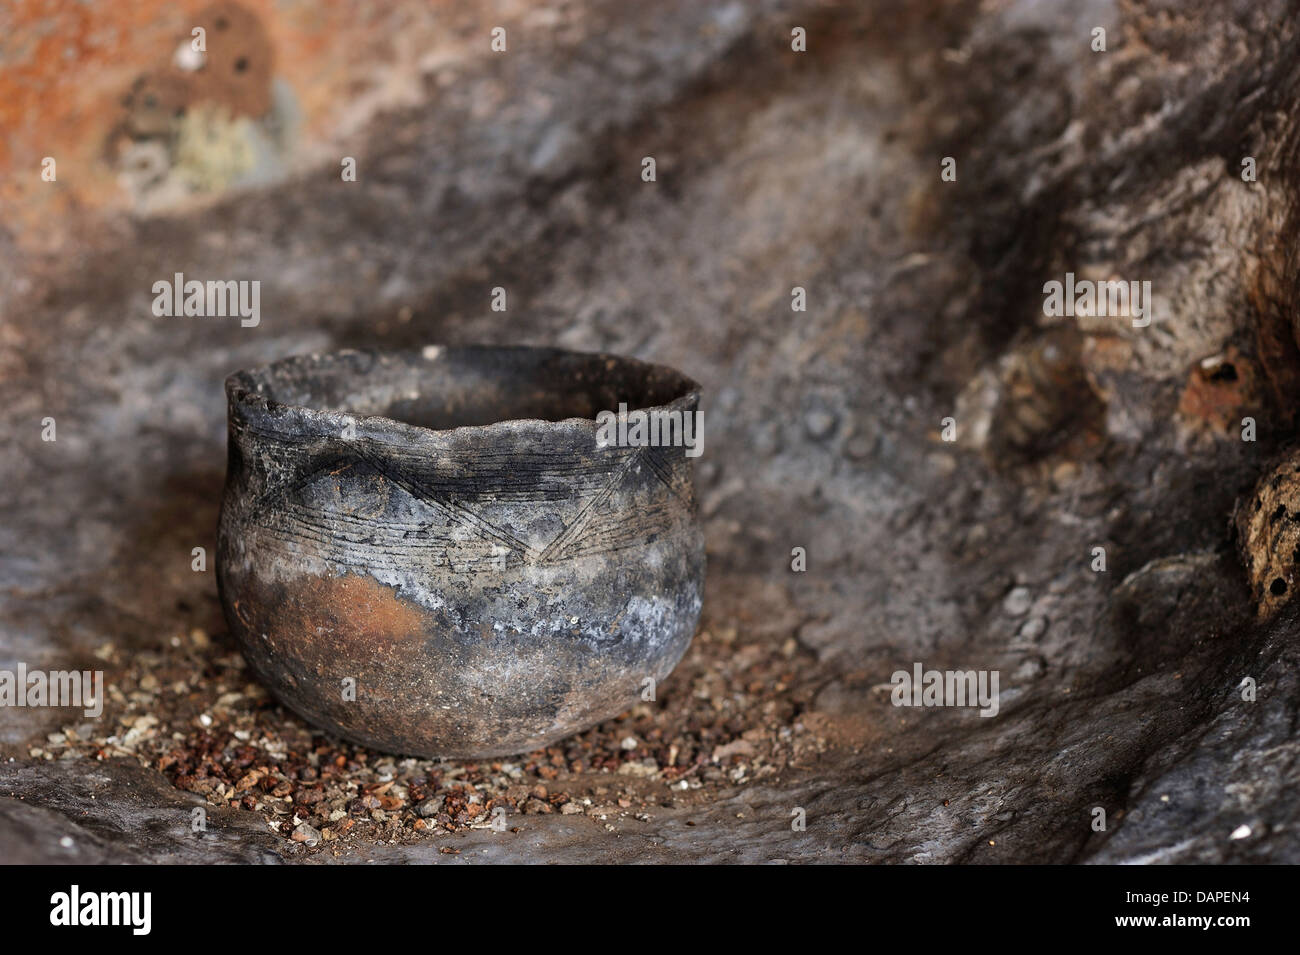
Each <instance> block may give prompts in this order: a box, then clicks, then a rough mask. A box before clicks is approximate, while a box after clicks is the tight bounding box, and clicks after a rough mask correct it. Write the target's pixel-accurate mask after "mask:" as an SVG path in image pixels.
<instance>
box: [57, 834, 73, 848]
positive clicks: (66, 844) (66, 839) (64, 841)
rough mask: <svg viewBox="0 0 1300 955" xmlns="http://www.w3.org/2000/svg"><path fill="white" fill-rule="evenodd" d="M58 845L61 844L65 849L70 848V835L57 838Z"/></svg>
mask: <svg viewBox="0 0 1300 955" xmlns="http://www.w3.org/2000/svg"><path fill="white" fill-rule="evenodd" d="M59 845H61V846H63V848H65V849H71V848H72V836H64V837H63V838H62V839H60V840H59Z"/></svg>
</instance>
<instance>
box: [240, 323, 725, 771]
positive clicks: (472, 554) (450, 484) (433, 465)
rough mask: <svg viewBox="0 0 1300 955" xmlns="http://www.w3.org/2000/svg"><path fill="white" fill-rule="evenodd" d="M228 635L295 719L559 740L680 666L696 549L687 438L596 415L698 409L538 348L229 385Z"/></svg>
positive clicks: (388, 741) (349, 730)
mask: <svg viewBox="0 0 1300 955" xmlns="http://www.w3.org/2000/svg"><path fill="white" fill-rule="evenodd" d="M226 395H227V398H228V401H229V420H230V431H229V463H228V470H227V475H226V488H225V496H224V499H223V501H222V507H221V521H220V528H219V536H218V565H217V573H218V584H219V588H220V592H221V601H222V605H223V607H224V609H225V613H226V620H227V622H228V624H229V626H230V629H231V632H232V633H233V634H234V635H235V636H236V637H237V638H238V640H239V642H240V644H241V646H242V647H243V651H244V655H245V657H246V658H247V660H248V663H249V666H250V667H251V668H252V670H253V671H254V673H256V675H257V677H258V678H259V679H260V680H261V681H262V682H263V683H264V684H265V685H266V686H267V687H269V688H270V689H271V690H272V691H273V692H274V693H275V695H276V696H277V697H279V698H280V700H282V701H283V702H284V703H285V704H286V705H287V706H289V707H290V708H292V709H293V710H295V711H296V712H298V713H299V714H301V715H302V716H303V717H304V718H305V719H307V720H308V721H309V722H311V723H313V724H315V725H317V726H319V727H321V728H323V729H327V730H330V731H332V732H334V733H337V734H338V735H340V736H342V737H345V738H347V739H349V740H352V741H354V742H357V743H363V744H365V745H367V746H372V747H375V748H377V749H381V750H387V751H391V752H395V753H403V754H411V755H419V756H453V757H484V756H501V755H508V754H513V753H521V752H525V751H528V750H531V749H535V748H537V747H540V746H544V745H546V744H549V743H552V742H554V741H556V740H558V739H560V738H562V737H564V736H567V735H569V734H571V733H574V732H577V731H579V730H582V729H585V728H586V727H589V726H591V725H593V724H595V723H597V722H600V721H601V720H604V719H607V718H609V717H612V716H615V715H617V714H619V713H621V712H623V711H625V710H626V709H628V708H629V707H631V706H633V705H635V704H636V703H637V702H638V701H639V700H640V699H642V698H643V693H644V691H645V690H646V689H647V688H648V687H649V686H650V685H651V684H649V683H648V682H647V681H649V680H653V681H655V682H656V683H657V682H659V681H662V680H663V679H664V678H665V677H666V676H667V675H668V674H669V672H670V671H671V670H672V668H673V666H674V665H675V664H676V663H677V661H678V660H679V659H680V658H681V656H682V654H683V653H684V652H685V651H686V648H687V646H688V645H689V643H690V640H691V637H692V636H693V634H694V632H695V628H696V624H697V622H698V620H699V614H700V602H701V594H702V589H703V584H704V541H703V535H702V533H701V531H700V527H699V524H698V522H697V518H696V507H695V496H694V489H693V485H692V476H691V462H690V459H689V457H687V455H686V453H685V449H684V448H683V447H680V446H678V447H668V446H642V447H626V446H614V447H600V446H598V445H599V442H598V440H597V431H598V427H597V422H596V420H595V419H596V416H597V415H598V413H599V412H601V411H603V410H617V409H618V407H619V404H620V403H624V402H625V403H626V404H627V405H628V406H629V407H630V408H633V409H664V410H668V411H680V412H694V411H695V409H696V406H697V404H698V401H699V386H698V385H697V384H696V383H695V382H693V381H691V380H690V379H689V378H687V377H685V376H683V375H681V374H679V373H677V372H675V371H673V370H671V369H669V368H664V367H661V366H657V365H650V364H645V363H643V362H639V361H635V360H632V359H627V358H617V357H614V356H610V355H594V354H580V353H575V352H566V351H558V350H554V349H544V348H498V347H437V346H433V347H428V348H425V349H424V350H423V351H411V352H376V351H364V352H363V351H345V352H338V353H335V354H327V355H309V356H304V357H298V358H290V359H286V360H284V361H279V362H276V363H274V364H272V365H269V366H266V367H264V368H259V369H255V370H252V371H242V372H238V373H236V374H233V375H231V376H230V377H229V378H228V379H227V380H226Z"/></svg>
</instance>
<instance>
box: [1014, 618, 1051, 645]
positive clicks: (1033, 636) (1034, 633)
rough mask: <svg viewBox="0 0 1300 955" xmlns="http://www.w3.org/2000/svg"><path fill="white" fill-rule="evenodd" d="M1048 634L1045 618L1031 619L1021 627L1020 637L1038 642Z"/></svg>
mask: <svg viewBox="0 0 1300 955" xmlns="http://www.w3.org/2000/svg"><path fill="white" fill-rule="evenodd" d="M1046 632H1047V620H1046V619H1045V618H1043V617H1030V618H1029V619H1028V620H1026V621H1025V622H1024V623H1023V624H1022V625H1021V627H1020V636H1022V637H1024V638H1025V639H1026V640H1037V639H1038V638H1039V637H1041V636H1042V635H1043V634H1044V633H1046Z"/></svg>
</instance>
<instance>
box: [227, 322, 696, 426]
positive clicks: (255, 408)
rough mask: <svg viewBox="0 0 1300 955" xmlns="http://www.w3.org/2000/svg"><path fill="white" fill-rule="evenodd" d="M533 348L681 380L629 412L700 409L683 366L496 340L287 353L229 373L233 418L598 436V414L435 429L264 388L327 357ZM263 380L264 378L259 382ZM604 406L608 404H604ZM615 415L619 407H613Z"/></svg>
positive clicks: (431, 357)
mask: <svg viewBox="0 0 1300 955" xmlns="http://www.w3.org/2000/svg"><path fill="white" fill-rule="evenodd" d="M475 351H477V352H494V351H495V352H511V351H513V352H533V353H538V354H549V355H551V356H557V357H558V356H570V357H577V358H588V359H592V360H595V361H604V362H611V361H612V362H618V363H619V364H622V365H624V366H627V367H628V368H631V369H635V370H638V371H640V372H642V373H644V374H647V375H663V376H666V377H668V378H669V379H671V380H674V381H675V387H674V388H673V391H674V392H676V393H677V396H676V397H675V398H673V399H672V400H671V401H669V402H666V403H661V404H643V403H640V402H638V403H637V404H636V405H635V406H633V405H632V404H631V403H629V404H628V409H627V410H628V412H632V411H645V412H653V411H689V410H694V409H696V408H698V406H699V399H700V393H701V391H702V390H703V389H702V387H701V385H700V384H699V382H697V381H696V380H695V379H693V378H691V377H690V376H689V375H686V374H684V373H683V372H680V371H678V370H677V369H675V368H673V367H671V366H669V365H661V364H658V363H655V362H647V361H642V360H641V359H639V358H631V357H628V356H625V355H616V354H613V353H611V352H589V351H579V350H575V349H568V348H552V347H549V346H543V345H492V344H467V345H453V344H429V345H424V346H422V347H419V346H415V347H405V348H382V347H373V348H340V349H334V350H331V351H316V352H304V353H300V354H296V355H288V356H285V357H284V358H278V359H276V360H275V361H272V362H267V363H265V364H262V365H257V366H254V367H252V368H246V369H240V370H239V371H235V372H232V373H231V374H230V375H228V376H227V377H226V380H225V391H226V399H227V402H228V408H229V412H230V417H231V418H232V419H233V418H234V417H235V412H236V409H238V410H239V412H240V416H241V417H242V418H243V419H244V420H245V421H248V422H250V423H252V421H253V420H254V419H256V420H257V421H259V422H261V423H262V424H264V425H266V426H267V427H268V429H269V430H272V431H279V430H281V425H288V424H289V423H290V421H292V422H293V423H295V424H299V425H312V426H315V427H317V428H319V429H320V432H321V435H322V436H335V435H337V433H338V429H339V428H340V426H341V425H344V424H346V423H348V422H352V423H353V424H354V425H355V427H356V428H357V429H363V428H364V430H365V431H367V432H369V436H370V437H377V436H379V435H383V434H389V435H394V436H398V437H403V436H404V437H406V438H408V439H415V438H419V437H421V436H424V437H435V436H450V435H468V434H471V433H479V434H492V433H494V432H495V433H501V432H507V433H509V432H516V433H517V432H521V431H531V430H538V429H546V430H555V431H573V430H581V431H589V432H591V433H592V434H593V435H594V434H595V432H596V429H597V427H598V424H597V421H596V419H595V418H594V417H591V418H587V417H581V416H573V417H567V418H560V419H547V418H526V417H521V418H503V419H501V420H500V421H492V422H488V423H486V424H466V425H456V426H455V427H451V428H432V427H427V426H424V425H418V424H412V423H410V422H408V421H403V420H401V419H400V418H393V417H390V416H388V415H382V414H358V413H356V412H350V411H330V410H326V409H323V408H313V407H309V406H307V405H298V404H290V403H287V402H282V401H276V400H274V399H272V398H269V397H268V396H267V395H266V394H265V393H264V392H263V391H261V390H260V389H261V388H264V387H265V386H266V383H267V381H268V379H269V378H271V376H273V375H274V374H275V373H276V371H277V369H279V368H280V367H282V366H287V365H291V364H302V363H320V362H321V361H322V360H325V359H337V358H339V357H342V356H347V355H371V356H374V357H376V358H380V357H384V356H397V355H402V356H415V357H417V358H419V359H420V360H421V361H425V362H429V363H430V364H432V363H433V362H436V361H439V360H446V359H447V358H449V357H454V356H455V354H456V353H457V352H461V353H465V352H475ZM259 379H260V381H259ZM602 410H603V409H602ZM608 410H610V411H613V412H614V413H615V414H617V413H618V411H617V409H613V408H611V409H608Z"/></svg>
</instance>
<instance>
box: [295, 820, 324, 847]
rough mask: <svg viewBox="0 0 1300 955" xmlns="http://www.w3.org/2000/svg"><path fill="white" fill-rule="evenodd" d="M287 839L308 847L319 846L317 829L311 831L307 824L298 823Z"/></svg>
mask: <svg viewBox="0 0 1300 955" xmlns="http://www.w3.org/2000/svg"><path fill="white" fill-rule="evenodd" d="M289 838H290V839H292V840H293V841H294V842H302V843H305V844H306V845H308V846H316V845H319V844H320V839H321V835H320V831H319V830H318V829H313V828H312V827H311V826H309V825H308V824H307V823H305V822H300V823H299V824H298V825H297V826H295V827H294V830H293V835H291V836H290V837H289Z"/></svg>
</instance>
